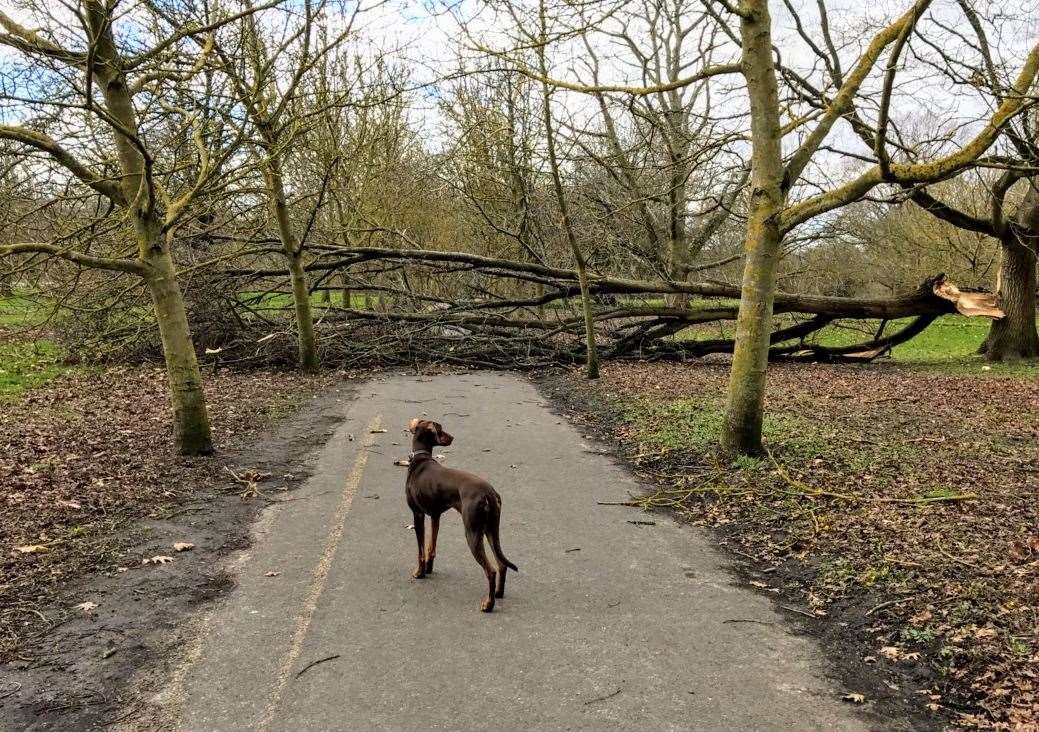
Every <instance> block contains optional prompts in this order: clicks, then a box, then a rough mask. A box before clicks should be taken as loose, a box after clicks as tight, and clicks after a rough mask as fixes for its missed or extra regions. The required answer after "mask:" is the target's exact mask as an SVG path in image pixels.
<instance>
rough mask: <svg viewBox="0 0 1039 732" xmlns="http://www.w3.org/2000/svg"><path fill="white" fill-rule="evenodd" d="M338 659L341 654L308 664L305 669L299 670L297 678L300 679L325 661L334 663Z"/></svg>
mask: <svg viewBox="0 0 1039 732" xmlns="http://www.w3.org/2000/svg"><path fill="white" fill-rule="evenodd" d="M337 658H339V654H338V653H335V654H333V655H331V656H325V657H324V658H319V659H318V660H316V661H311V662H310V663H308V664H307V665H306V666H304V667H303V668H301V669H300V670H299V672H298V673H297V674H296V678H297V679H298V678H299V677H300V676H302V675H303V674H305V673H306V672H307V671H309V670H310V669H312V668H314V666H317V665H318V664H319V663H324V662H325V661H334V660H335V659H337Z"/></svg>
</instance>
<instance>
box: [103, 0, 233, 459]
mask: <svg viewBox="0 0 1039 732" xmlns="http://www.w3.org/2000/svg"><path fill="white" fill-rule="evenodd" d="M85 6H86V10H87V13H86V17H87V23H88V25H89V27H90V31H91V33H92V34H93V36H94V38H95V39H96V49H95V54H96V64H97V68H98V72H97V76H98V80H99V81H100V86H101V93H102V95H103V96H104V99H105V104H106V105H107V112H108V115H109V116H110V117H111V118H112V119H113V120H114V121H115V122H116V123H117V124H118V127H117V128H116V129H117V132H116V134H115V147H116V150H117V153H118V157H119V164H120V168H121V173H122V180H121V185H122V188H123V192H124V194H125V196H126V200H127V201H128V202H129V208H130V215H131V217H132V219H133V223H134V228H135V230H136V233H137V245H138V257H139V259H140V261H141V262H142V263H143V264H144V265H145V268H144V269H143V271H142V276H143V277H144V279H145V282H146V283H147V285H148V290H149V292H150V293H151V296H152V302H153V304H154V307H155V319H156V321H157V322H158V325H159V336H160V338H161V339H162V354H163V358H164V359H165V361H166V371H167V378H168V380H169V388H170V400H171V402H172V405H173V421H174V432H175V433H176V444H177V449H178V450H179V451H180V452H181V454H184V455H208V454H209V453H211V452H213V442H212V435H211V432H210V429H209V415H208V413H207V411H206V396H205V392H204V391H203V389H202V374H201V372H200V371H199V368H198V359H197V358H196V357H195V344H194V342H193V341H192V339H191V328H190V327H189V326H188V317H187V312H186V311H185V308H184V298H183V296H182V295H181V291H180V285H179V284H178V282H177V275H176V269H175V267H174V265H173V257H172V255H171V253H170V248H169V242H168V241H166V239H165V235H164V234H163V233H162V219H163V215H162V213H161V211H160V209H159V207H158V206H157V204H156V200H155V198H156V196H155V186H154V183H153V181H152V180H151V176H150V175H149V174H148V170H147V168H146V166H145V164H144V156H143V155H142V154H141V151H140V149H139V148H138V145H140V144H141V142H140V140H139V139H131V137H130V135H132V136H134V137H135V138H137V137H139V135H140V130H139V127H138V122H137V113H136V110H135V109H134V105H133V98H132V96H131V95H130V91H129V89H128V88H127V85H126V78H125V75H124V74H123V72H122V59H121V58H120V55H119V52H118V50H117V48H116V45H115V37H114V35H113V31H112V13H113V11H112V10H111V9H110V7H109V6H108V5H106V4H104V3H102V2H99V0H88V1H87V2H86V3H85ZM113 126H115V125H113ZM127 133H129V134H127Z"/></svg>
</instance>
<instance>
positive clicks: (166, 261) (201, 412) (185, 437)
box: [146, 249, 213, 455]
mask: <svg viewBox="0 0 1039 732" xmlns="http://www.w3.org/2000/svg"><path fill="white" fill-rule="evenodd" d="M148 264H149V269H148V274H147V276H146V282H147V283H148V291H149V293H151V297H152V303H154V305H155V318H156V320H157V321H158V324H159V335H160V337H161V338H162V353H163V356H164V358H165V360H166V373H167V374H168V378H169V389H170V401H171V402H172V404H173V424H174V432H175V434H176V444H177V449H178V450H179V451H180V452H181V453H182V454H184V455H207V454H209V453H211V452H213V442H212V435H211V432H210V427H209V415H208V413H207V411H206V397H205V392H204V391H203V389H202V374H201V372H200V370H199V367H198V359H197V358H196V356H195V347H194V343H193V341H192V338H191V328H190V326H189V325H188V316H187V312H186V311H185V308H184V298H183V297H182V295H181V291H180V285H179V284H178V283H177V276H176V272H175V270H174V267H173V260H172V259H171V257H170V255H169V252H168V251H165V250H163V249H158V250H157V251H156V252H155V253H154V254H153V255H152V256H151V257H149V260H148Z"/></svg>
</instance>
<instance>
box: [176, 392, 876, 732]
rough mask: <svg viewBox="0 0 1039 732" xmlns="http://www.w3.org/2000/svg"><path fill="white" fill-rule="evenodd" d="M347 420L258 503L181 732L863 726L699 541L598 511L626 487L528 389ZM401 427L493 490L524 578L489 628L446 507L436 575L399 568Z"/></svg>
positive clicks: (399, 396)
mask: <svg viewBox="0 0 1039 732" xmlns="http://www.w3.org/2000/svg"><path fill="white" fill-rule="evenodd" d="M342 409H343V410H344V414H345V419H344V421H343V422H342V423H341V424H340V426H339V427H338V429H337V430H336V432H335V433H334V434H333V435H331V436H330V437H329V440H328V442H327V444H326V445H325V446H324V447H323V448H322V451H321V454H320V457H319V458H318V462H317V465H316V468H315V470H314V473H313V476H312V477H311V478H310V479H309V480H308V481H307V482H306V484H305V485H304V486H303V487H301V488H300V489H299V490H297V491H295V492H293V493H291V494H290V496H291V498H292V499H293V500H291V501H289V502H286V503H281V504H277V505H275V506H272V507H271V508H269V509H268V510H267V511H265V512H264V514H263V515H262V518H261V520H260V521H259V523H258V525H257V527H256V530H255V540H254V543H253V546H252V547H251V549H250V550H249V551H248V552H247V553H245V554H243V555H242V556H241V557H239V559H238V562H237V564H236V566H235V567H234V574H235V580H236V586H235V588H234V590H233V591H231V592H230V593H229V594H228V595H227V597H226V599H225V600H224V601H222V602H221V603H220V604H218V605H217V606H216V607H214V608H213V609H212V610H211V611H210V612H209V614H208V615H207V616H206V617H204V618H203V619H202V621H201V623H200V631H199V637H198V641H197V644H196V647H195V648H194V650H193V652H192V653H191V654H190V657H189V658H188V659H187V660H186V661H185V663H184V665H183V666H182V667H181V668H180V670H179V672H178V673H177V674H175V675H174V676H175V679H173V680H171V682H170V683H171V685H172V684H176V685H178V687H179V688H178V689H177V690H176V694H175V696H176V697H177V707H178V708H179V729H181V730H206V731H209V730H494V729H505V730H514V729H515V730H518V729H544V730H584V729H588V730H610V729H639V730H666V729H696V730H747V729H755V730H762V729H776V730H779V729H782V730H795V729H796V730H812V729H819V730H822V729H825V730H858V729H868V728H870V727H871V726H873V727H875V726H877V725H876V724H875V723H872V724H871V722H870V720H869V719H867V718H866V717H865V716H863V715H862V714H861V711H860V709H858V708H857V707H855V706H854V705H852V704H849V703H848V702H846V701H843V700H842V697H843V696H844V695H845V694H846V693H847V692H848V690H847V689H842V688H841V687H840V685H839V683H838V682H836V681H835V680H833V679H832V678H830V677H829V676H828V666H827V664H826V662H825V660H824V658H823V656H822V654H821V651H820V650H819V649H818V647H817V646H816V645H815V644H814V643H813V641H812V640H811V639H809V638H806V637H804V636H800V635H797V634H795V633H794V631H793V630H792V629H791V628H790V627H789V626H788V625H787V624H786V622H785V621H784V619H783V618H782V617H781V616H780V615H779V614H777V613H776V611H775V610H774V609H773V607H772V605H771V603H770V601H769V600H768V598H766V597H764V596H762V595H761V594H759V593H756V592H753V591H751V590H749V589H748V588H746V587H741V586H739V584H738V583H736V582H735V580H734V578H733V575H732V573H731V572H730V571H729V570H728V569H727V567H726V560H725V558H724V557H723V556H722V555H720V554H719V553H718V551H717V550H715V549H713V548H712V547H711V545H710V542H709V540H708V538H707V537H706V536H704V535H703V534H702V533H700V532H698V531H696V530H694V529H691V528H690V527H686V526H679V525H677V524H675V523H674V522H672V521H671V520H669V519H667V518H666V517H663V516H660V515H656V514H654V515H652V516H650V515H647V514H642V513H639V512H637V511H633V510H632V509H628V508H624V507H614V506H601V505H598V502H600V501H603V502H609V501H617V500H624V499H625V498H626V497H627V496H628V494H629V492H632V493H634V492H638V491H640V490H642V488H641V487H640V486H639V484H638V483H637V482H636V481H635V480H634V479H633V478H632V477H631V476H630V475H629V474H628V473H627V472H626V471H625V470H624V469H623V468H622V467H620V466H619V465H617V464H616V463H615V462H614V461H613V460H611V459H610V458H609V457H608V456H605V455H603V454H602V451H601V450H600V449H598V448H597V447H595V445H594V443H593V442H590V441H589V440H587V439H585V438H584V436H582V435H581V434H580V433H578V432H577V431H575V430H574V428H573V427H571V426H570V425H569V424H568V423H566V422H565V421H564V420H563V419H562V418H561V417H559V416H558V415H557V414H555V413H553V412H552V410H551V405H550V404H548V403H547V402H546V400H545V399H544V398H543V397H542V396H541V395H540V394H539V393H538V391H537V390H536V389H535V388H534V387H533V386H532V385H531V384H529V383H528V382H526V381H524V380H523V379H521V378H518V377H516V376H513V375H508V374H496V373H487V372H480V373H472V374H463V375H452V376H437V377H431V378H417V377H394V378H387V379H383V380H377V381H372V382H370V383H367V384H365V385H363V386H361V387H359V389H358V393H357V397H356V399H354V400H352V401H350V402H344V403H343V406H342ZM416 416H427V417H429V418H431V419H436V420H438V421H440V422H442V423H443V425H444V427H445V429H446V430H447V431H449V432H451V433H452V434H453V435H454V437H455V442H454V444H453V445H452V446H451V447H449V448H446V449H444V450H442V451H441V452H442V453H443V454H444V459H445V461H446V463H447V464H450V465H452V466H455V467H461V468H464V469H466V470H470V471H472V472H476V473H479V474H480V475H483V476H485V477H487V478H488V479H489V480H490V481H491V482H492V483H493V484H494V485H495V487H496V488H497V490H498V492H499V493H500V494H501V495H502V499H503V512H502V524H501V537H502V545H503V548H504V550H505V553H506V555H507V556H508V557H509V558H510V559H511V560H512V561H513V562H515V563H516V564H517V565H519V568H520V571H519V573H511V572H510V573H509V584H508V587H507V591H506V597H505V598H504V599H503V600H499V601H498V603H497V606H496V609H495V611H494V612H493V613H490V614H485V613H481V612H480V611H479V603H480V599H481V597H482V593H483V591H484V589H485V580H484V577H483V574H482V571H481V570H480V568H479V567H478V565H477V564H476V562H475V561H474V560H473V558H472V555H471V554H470V552H469V550H468V548H467V546H466V544H465V539H464V536H463V533H462V526H461V519H460V517H459V516H458V514H456V513H454V512H452V513H450V514H445V516H444V521H443V523H442V526H441V530H440V539H439V546H438V550H437V560H436V571H435V572H434V574H433V575H432V576H430V577H427V578H425V579H421V580H415V579H412V578H411V576H410V575H411V571H412V569H413V564H414V562H415V538H414V534H413V532H412V531H411V530H410V528H409V524H410V523H411V520H412V519H411V513H410V511H408V509H407V507H406V505H405V503H404V477H405V472H406V469H405V468H403V467H399V466H396V465H394V461H395V460H398V459H401V458H406V456H407V452H408V448H409V442H408V439H407V437H406V436H404V435H402V434H401V430H402V429H403V428H404V426H405V425H406V424H407V422H408V420H409V419H411V418H412V417H416ZM380 430H385V431H384V432H382V431H380ZM632 521H645V522H652V523H651V524H650V523H646V524H638V523H631V522H632ZM427 534H428V532H427ZM883 726H884V727H885V728H887V725H883Z"/></svg>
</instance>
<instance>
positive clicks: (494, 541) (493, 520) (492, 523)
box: [487, 503, 519, 597]
mask: <svg viewBox="0 0 1039 732" xmlns="http://www.w3.org/2000/svg"><path fill="white" fill-rule="evenodd" d="M498 509H499V513H495V514H493V515H492V516H491V517H490V520H489V522H488V526H487V541H489V542H490V544H491V551H492V552H494V558H495V559H497V560H498V587H497V590H496V591H495V593H494V596H495V597H505V575H506V573H507V572H508V571H509V569H511V570H512V571H514V572H518V571H519V569H517V567H516V565H515V564H513V563H512V562H510V561H509V560H508V558H507V557H506V556H505V552H503V551H502V550H501V538H500V537H499V535H498V526H499V524H500V523H501V513H500V510H501V504H500V503H499V504H498Z"/></svg>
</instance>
